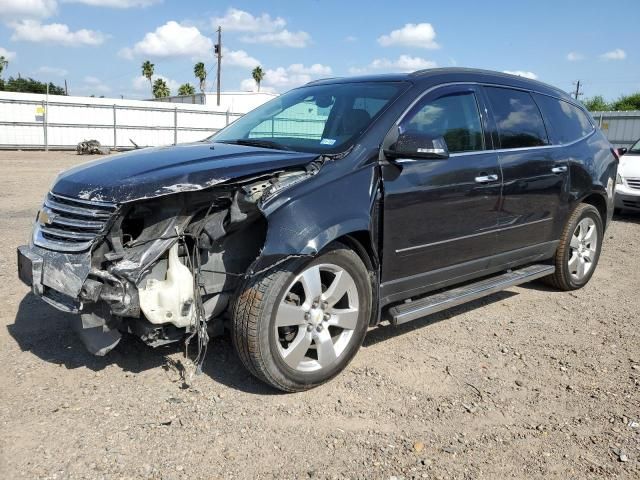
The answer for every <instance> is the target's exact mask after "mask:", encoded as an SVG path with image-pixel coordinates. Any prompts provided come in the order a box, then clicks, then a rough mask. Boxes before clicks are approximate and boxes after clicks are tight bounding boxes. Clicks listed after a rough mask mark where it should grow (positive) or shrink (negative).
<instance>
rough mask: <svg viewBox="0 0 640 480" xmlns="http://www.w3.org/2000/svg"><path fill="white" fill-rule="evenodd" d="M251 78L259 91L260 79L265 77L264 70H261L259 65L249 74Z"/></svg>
mask: <svg viewBox="0 0 640 480" xmlns="http://www.w3.org/2000/svg"><path fill="white" fill-rule="evenodd" d="M251 76H252V77H253V79H254V80H255V81H256V85H257V86H258V91H260V82H262V79H263V78H264V76H265V73H264V70H262V67H261V66H260V65H258V66H257V67H256V68H254V69H253V71H252V72H251Z"/></svg>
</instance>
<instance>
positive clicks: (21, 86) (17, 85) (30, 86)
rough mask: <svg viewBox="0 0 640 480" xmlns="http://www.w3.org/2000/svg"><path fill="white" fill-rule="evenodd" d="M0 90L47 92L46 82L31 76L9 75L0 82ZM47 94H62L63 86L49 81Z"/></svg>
mask: <svg viewBox="0 0 640 480" xmlns="http://www.w3.org/2000/svg"><path fill="white" fill-rule="evenodd" d="M0 90H4V91H6V92H22V93H47V84H46V83H44V82H39V81H38V80H34V79H33V78H22V77H17V78H14V77H9V79H8V80H7V81H6V82H5V81H1V82H0ZM49 94H51V95H64V94H65V93H64V88H63V87H59V86H58V85H54V84H53V83H49Z"/></svg>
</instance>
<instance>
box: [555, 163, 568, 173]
mask: <svg viewBox="0 0 640 480" xmlns="http://www.w3.org/2000/svg"><path fill="white" fill-rule="evenodd" d="M567 170H568V169H567V166H566V165H559V166H557V167H553V168H552V169H551V171H552V172H553V173H567Z"/></svg>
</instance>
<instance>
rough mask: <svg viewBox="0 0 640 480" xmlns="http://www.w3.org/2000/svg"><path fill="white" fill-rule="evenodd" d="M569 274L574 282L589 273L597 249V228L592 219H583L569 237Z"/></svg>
mask: <svg viewBox="0 0 640 480" xmlns="http://www.w3.org/2000/svg"><path fill="white" fill-rule="evenodd" d="M570 247H571V248H570V253H569V260H568V263H569V272H570V274H571V277H572V278H573V279H574V280H576V281H581V280H583V279H584V278H585V276H586V275H587V274H588V273H589V272H590V271H591V269H592V268H593V265H594V261H595V259H596V252H597V249H598V228H597V227H596V223H595V222H594V221H593V219H591V218H589V217H585V218H583V219H582V220H580V222H579V223H578V225H576V228H575V230H574V231H573V236H572V237H571V243H570Z"/></svg>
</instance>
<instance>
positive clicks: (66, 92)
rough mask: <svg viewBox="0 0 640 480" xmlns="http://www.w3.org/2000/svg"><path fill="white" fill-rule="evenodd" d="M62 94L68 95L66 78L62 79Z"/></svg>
mask: <svg viewBox="0 0 640 480" xmlns="http://www.w3.org/2000/svg"><path fill="white" fill-rule="evenodd" d="M64 94H65V95H66V96H67V97H68V96H69V88H67V79H66V78H65V79H64Z"/></svg>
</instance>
